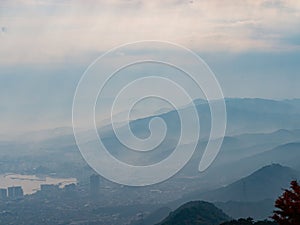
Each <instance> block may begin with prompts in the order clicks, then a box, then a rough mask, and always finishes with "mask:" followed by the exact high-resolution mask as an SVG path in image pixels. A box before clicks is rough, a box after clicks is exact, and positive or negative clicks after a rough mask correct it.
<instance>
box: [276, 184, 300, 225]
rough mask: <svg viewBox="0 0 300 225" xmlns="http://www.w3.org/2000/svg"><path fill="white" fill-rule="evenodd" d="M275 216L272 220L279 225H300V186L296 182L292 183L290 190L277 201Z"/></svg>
mask: <svg viewBox="0 0 300 225" xmlns="http://www.w3.org/2000/svg"><path fill="white" fill-rule="evenodd" d="M275 207H276V208H278V209H277V210H274V215H273V216H272V218H273V219H274V220H275V221H276V222H277V223H278V224H279V225H299V224H300V186H299V184H298V183H297V181H296V180H294V181H292V182H291V186H290V190H287V189H286V190H285V191H284V193H283V194H282V195H281V196H280V197H279V198H278V199H277V200H276V202H275Z"/></svg>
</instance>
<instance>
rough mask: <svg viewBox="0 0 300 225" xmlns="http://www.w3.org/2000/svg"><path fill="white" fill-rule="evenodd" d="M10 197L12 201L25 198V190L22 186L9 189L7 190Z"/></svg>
mask: <svg viewBox="0 0 300 225" xmlns="http://www.w3.org/2000/svg"><path fill="white" fill-rule="evenodd" d="M7 192H8V197H9V198H11V199H16V198H21V197H23V195H24V193H23V189H22V187H21V186H16V187H9V188H8V189H7Z"/></svg>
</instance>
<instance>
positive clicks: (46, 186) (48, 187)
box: [41, 184, 59, 192]
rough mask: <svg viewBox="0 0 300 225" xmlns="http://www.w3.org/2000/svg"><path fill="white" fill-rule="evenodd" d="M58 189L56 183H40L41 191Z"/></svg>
mask: <svg viewBox="0 0 300 225" xmlns="http://www.w3.org/2000/svg"><path fill="white" fill-rule="evenodd" d="M58 190H59V186H58V185H56V184H41V191H43V192H52V191H58Z"/></svg>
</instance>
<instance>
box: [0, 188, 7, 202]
mask: <svg viewBox="0 0 300 225" xmlns="http://www.w3.org/2000/svg"><path fill="white" fill-rule="evenodd" d="M6 198H7V189H5V188H0V199H1V200H3V199H6Z"/></svg>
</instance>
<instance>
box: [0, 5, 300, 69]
mask: <svg viewBox="0 0 300 225" xmlns="http://www.w3.org/2000/svg"><path fill="white" fill-rule="evenodd" d="M1 4H2V5H1V6H0V21H1V24H0V25H1V26H2V27H7V29H9V31H10V32H9V33H7V34H6V35H2V36H0V48H1V52H0V56H1V61H0V63H1V64H17V63H38V62H64V61H68V60H81V58H82V57H84V56H86V55H88V54H90V53H91V52H102V51H106V50H108V49H110V48H112V47H115V46H117V45H119V44H123V43H126V42H132V41H138V40H144V39H155V40H165V41H171V42H176V43H179V44H182V45H185V46H187V47H189V48H192V49H193V50H195V51H212V52H214V51H230V52H241V51H242V52H244V51H276V50H277V51H278V50H279V51H294V50H295V49H296V50H299V46H298V45H294V42H287V41H283V40H289V37H290V36H292V37H295V36H297V35H299V34H297V32H298V31H297V27H300V18H299V17H300V3H299V1H297V0H294V1H293V0H287V1H271V0H270V1H269V0H254V1H250V0H247V1H238V0H234V1H226V2H225V1H223V2H220V1H217V0H213V1H177V0H167V1H163V2H161V1H158V0H154V1H138V0H133V1H130V0H113V1H104V0H100V1H89V2H86V1H83V0H75V1H70V0H63V1H50V0H30V1H22V0H19V1H18V0H11V1H8V0H4V1H3V2H2V3H1ZM298 33H300V32H298Z"/></svg>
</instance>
